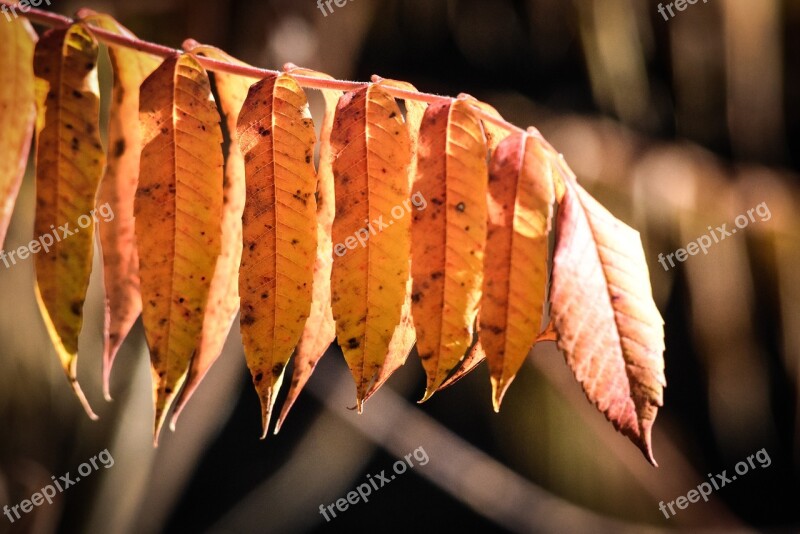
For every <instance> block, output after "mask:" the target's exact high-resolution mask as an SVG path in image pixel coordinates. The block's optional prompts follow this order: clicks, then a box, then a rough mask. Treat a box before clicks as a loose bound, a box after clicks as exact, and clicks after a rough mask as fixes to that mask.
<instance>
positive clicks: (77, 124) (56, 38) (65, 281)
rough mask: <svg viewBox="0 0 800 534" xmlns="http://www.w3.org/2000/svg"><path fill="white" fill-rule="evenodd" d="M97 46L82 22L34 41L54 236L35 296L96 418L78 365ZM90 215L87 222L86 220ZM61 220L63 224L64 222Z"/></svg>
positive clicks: (95, 177)
mask: <svg viewBox="0 0 800 534" xmlns="http://www.w3.org/2000/svg"><path fill="white" fill-rule="evenodd" d="M97 52H98V46H97V42H96V41H95V39H94V37H92V35H91V34H90V33H89V32H88V31H87V30H86V29H85V28H83V27H82V26H80V25H73V26H70V27H69V28H63V29H57V30H50V31H48V32H47V33H45V34H44V36H43V37H42V38H41V39H40V40H39V43H38V44H37V45H36V52H35V55H34V72H35V73H36V98H37V107H38V117H37V124H36V218H35V221H34V235H36V236H40V239H41V242H42V244H43V245H44V237H45V236H48V235H50V236H55V242H53V239H52V238H51V239H50V240H49V241H50V242H51V245H52V246H51V247H50V250H49V251H46V250H45V251H42V252H41V253H39V254H37V255H36V259H35V266H36V296H37V301H38V303H39V308H40V310H41V312H42V317H43V318H44V321H45V325H46V326H47V329H48V332H49V334H50V338H51V339H52V341H53V344H54V345H55V348H56V351H57V352H58V355H59V359H60V360H61V365H62V367H63V368H64V372H65V373H66V374H67V377H68V378H69V381H70V383H71V384H72V387H73V389H74V391H75V393H76V395H77V396H78V399H79V400H80V401H81V403H82V404H83V407H84V409H85V410H86V413H87V414H89V416H90V417H91V418H93V419H95V418H96V417H97V416H96V415H95V414H94V412H92V409H91V408H90V407H89V404H88V402H87V401H86V398H85V396H84V395H83V392H82V391H81V388H80V386H79V385H78V381H77V377H76V373H77V363H78V334H79V333H80V331H81V326H82V324H83V304H84V301H85V299H86V289H87V287H88V285H89V274H90V273H91V269H92V255H93V245H94V242H93V238H94V213H93V211H94V206H95V202H94V201H95V195H96V194H97V186H98V184H99V182H100V177H101V176H102V174H103V167H104V165H105V154H104V152H103V147H102V145H101V144H100V130H99V128H98V122H99V118H100V116H99V114H100V94H99V90H98V85H97ZM84 223H85V224H84ZM62 225H64V226H63V230H61V229H60V228H61V227H62Z"/></svg>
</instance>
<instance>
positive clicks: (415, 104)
mask: <svg viewBox="0 0 800 534" xmlns="http://www.w3.org/2000/svg"><path fill="white" fill-rule="evenodd" d="M372 81H373V83H375V84H376V85H378V86H379V87H394V88H397V89H402V90H405V91H412V92H415V91H416V90H417V89H416V87H414V86H413V85H411V84H410V83H408V82H403V81H400V80H391V79H388V78H381V77H380V76H377V75H376V76H373V77H372ZM403 104H404V106H405V109H406V116H405V119H406V127H407V128H408V137H409V142H410V143H409V144H410V147H411V163H410V165H409V167H408V169H409V174H408V179H409V186H410V185H411V183H413V181H414V172H415V170H416V168H417V165H416V161H417V154H418V152H419V130H420V127H421V125H422V117H423V116H424V115H425V110H426V109H427V107H428V105H427V104H426V103H424V102H419V101H416V100H411V99H406V100H404V101H403ZM420 200H421V199H420ZM410 209H412V208H411V207H410V206H409V210H410ZM409 261H410V258H409ZM410 274H411V272H410V263H409V277H408V281H407V282H406V293H405V299H404V300H403V307H402V309H401V311H400V324H399V325H398V326H397V328H396V329H395V331H394V335H393V336H392V340H391V341H390V342H389V350H388V352H387V354H386V358H385V359H384V360H383V364H382V365H381V368H380V370H379V371H378V374H377V375H376V376H375V380H374V381H373V382H372V385H371V386H370V388H369V390H367V392H366V393H365V394H364V402H366V401H367V400H369V398H370V397H372V395H374V394H375V393H376V392H377V391H378V389H380V387H381V386H382V385H383V384H385V383H386V381H387V380H389V377H390V376H392V374H393V373H394V372H395V371H397V370H398V369H399V368H400V367H402V366H403V365H404V364H405V363H406V360H407V359H408V355H409V353H410V352H411V350H412V349H413V348H414V343H415V342H416V340H417V332H416V329H415V328H414V319H413V318H412V316H411V290H412V282H411V276H410Z"/></svg>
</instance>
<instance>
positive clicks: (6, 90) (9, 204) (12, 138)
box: [0, 18, 36, 267]
mask: <svg viewBox="0 0 800 534" xmlns="http://www.w3.org/2000/svg"><path fill="white" fill-rule="evenodd" d="M0 42H2V43H3V48H2V50H1V51H0V248H2V247H3V243H4V242H5V237H6V231H8V224H9V222H10V221H11V214H12V213H13V212H14V204H15V202H16V200H17V193H19V186H20V184H22V177H23V176H24V175H25V167H26V165H27V164H28V151H29V150H30V147H31V136H32V135H33V127H34V125H35V123H36V100H35V94H34V76H33V49H34V47H35V45H36V33H35V32H34V31H33V28H31V25H30V23H29V22H28V21H27V20H26V19H24V18H18V19H14V20H11V21H9V22H8V23H6V22H5V21H3V23H2V24H0ZM3 261H4V262H6V267H9V266H10V264H9V263H8V260H7V259H5V256H3Z"/></svg>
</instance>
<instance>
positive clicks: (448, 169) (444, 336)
mask: <svg viewBox="0 0 800 534" xmlns="http://www.w3.org/2000/svg"><path fill="white" fill-rule="evenodd" d="M486 150H487V149H486V142H485V140H484V136H483V131H482V128H481V124H480V121H479V120H478V119H476V118H475V116H474V115H473V113H472V109H471V108H470V107H469V105H468V104H467V103H466V102H465V101H464V100H454V101H452V102H443V103H437V104H432V105H431V106H429V107H428V110H427V112H426V113H425V117H424V119H423V121H422V128H421V130H420V150H419V161H418V165H417V173H416V179H415V181H414V186H413V190H414V194H415V195H420V196H422V197H423V198H425V199H426V201H427V207H426V208H425V209H422V210H417V211H415V212H414V216H413V223H412V227H411V228H412V241H411V242H412V249H411V254H412V277H413V280H414V289H413V293H412V303H413V304H412V315H413V317H414V324H415V326H416V330H417V351H418V352H419V356H420V359H421V360H422V365H423V367H424V368H425V371H426V374H427V377H428V379H427V382H428V383H427V388H426V391H425V396H424V398H423V399H422V400H423V401H424V400H427V399H428V398H430V397H431V395H433V394H434V393H435V392H436V390H437V389H438V387H439V386H440V385H441V384H442V383H443V382H444V381H445V379H446V378H447V376H448V375H449V374H450V372H451V371H452V370H453V369H455V368H456V367H457V366H458V364H459V362H461V360H462V359H463V358H464V355H465V353H466V352H467V349H469V347H470V345H472V337H473V326H474V323H475V316H476V314H477V312H478V303H479V302H480V297H481V283H482V280H483V254H484V248H485V246H486V217H487V213H486V194H487V178H488V176H487V167H486Z"/></svg>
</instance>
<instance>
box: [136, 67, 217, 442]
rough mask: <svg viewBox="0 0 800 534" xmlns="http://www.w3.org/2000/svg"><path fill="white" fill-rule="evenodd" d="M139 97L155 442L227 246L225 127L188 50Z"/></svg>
mask: <svg viewBox="0 0 800 534" xmlns="http://www.w3.org/2000/svg"><path fill="white" fill-rule="evenodd" d="M139 105H140V121H141V128H142V142H143V146H144V148H143V150H142V157H141V174H140V177H139V187H138V189H137V191H136V200H135V215H136V240H137V246H138V250H139V261H140V274H141V281H142V285H141V287H142V302H143V310H142V319H143V321H144V328H145V334H146V337H147V343H148V346H149V347H150V361H151V366H152V371H153V387H154V395H153V398H154V402H155V428H154V436H155V439H156V441H157V440H158V434H159V432H160V430H161V427H162V425H163V423H164V420H165V418H166V416H167V412H168V411H169V408H170V406H171V405H172V403H173V402H174V400H175V397H176V396H177V395H178V391H179V390H180V388H181V386H182V385H183V383H184V381H185V379H186V376H187V373H188V371H189V367H190V363H191V360H192V358H193V357H194V356H195V354H196V353H197V351H198V350H199V347H200V344H201V336H202V329H203V321H204V317H205V314H206V308H207V303H208V296H209V292H210V288H211V282H212V279H213V277H214V272H215V267H216V264H217V258H218V257H219V255H220V249H221V245H220V240H221V235H222V223H221V221H222V204H223V198H222V196H223V193H222V191H223V188H222V182H223V170H222V148H221V143H222V132H221V131H220V126H219V121H220V118H219V113H218V112H217V107H216V105H215V103H214V99H213V96H212V95H211V86H210V83H209V80H208V75H207V74H206V72H205V70H204V69H203V68H202V67H201V66H200V64H199V63H198V62H197V60H196V59H195V58H193V57H192V56H191V55H187V54H184V55H181V56H176V57H170V58H168V59H166V60H165V61H164V62H163V63H162V64H161V66H159V67H158V68H157V69H156V70H155V71H154V72H153V73H152V74H151V75H150V76H149V77H148V78H147V79H146V80H145V82H144V83H143V84H142V87H141V96H140V102H139Z"/></svg>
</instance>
